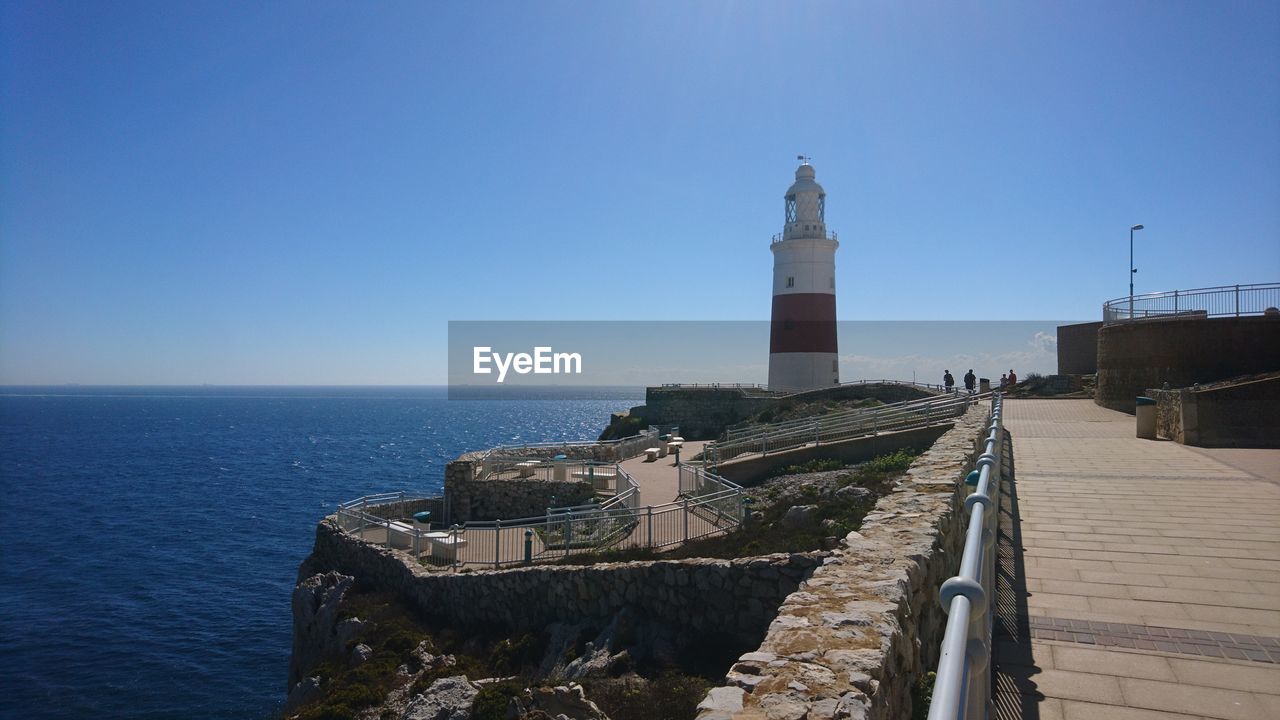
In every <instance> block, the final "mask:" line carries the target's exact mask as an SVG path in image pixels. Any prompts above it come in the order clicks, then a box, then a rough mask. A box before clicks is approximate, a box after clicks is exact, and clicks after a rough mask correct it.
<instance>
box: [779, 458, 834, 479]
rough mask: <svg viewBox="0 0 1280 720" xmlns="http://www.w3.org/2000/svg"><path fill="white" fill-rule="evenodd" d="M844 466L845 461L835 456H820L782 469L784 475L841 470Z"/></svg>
mask: <svg viewBox="0 0 1280 720" xmlns="http://www.w3.org/2000/svg"><path fill="white" fill-rule="evenodd" d="M842 467H844V463H842V462H840V461H839V460H836V459H835V458H818V459H817V460H810V461H809V462H807V463H803V464H801V465H788V466H786V467H784V468H783V469H782V474H783V475H801V474H804V473H813V472H825V471H827V470H839V469H840V468H842Z"/></svg>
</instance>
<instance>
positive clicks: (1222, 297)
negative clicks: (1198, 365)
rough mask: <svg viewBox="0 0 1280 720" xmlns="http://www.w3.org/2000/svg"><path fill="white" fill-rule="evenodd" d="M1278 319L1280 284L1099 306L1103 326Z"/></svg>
mask: <svg viewBox="0 0 1280 720" xmlns="http://www.w3.org/2000/svg"><path fill="white" fill-rule="evenodd" d="M1268 312H1274V313H1276V315H1280V283H1260V284H1253V285H1224V286H1221V287H1211V288H1198V289H1195V290H1173V291H1171V292H1158V293H1149V294H1146V295H1134V296H1132V297H1129V296H1126V297H1122V298H1116V299H1115V300H1108V301H1107V302H1105V303H1103V305H1102V321H1103V323H1105V324H1111V323H1118V322H1129V321H1136V320H1176V319H1186V318H1197V317H1206V318H1207V317H1240V316H1242V315H1264V314H1267V313H1268Z"/></svg>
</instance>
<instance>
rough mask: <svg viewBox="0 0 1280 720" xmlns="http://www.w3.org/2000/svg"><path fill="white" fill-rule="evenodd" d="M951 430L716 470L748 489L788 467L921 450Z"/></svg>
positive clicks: (862, 441)
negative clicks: (907, 449) (821, 461)
mask: <svg viewBox="0 0 1280 720" xmlns="http://www.w3.org/2000/svg"><path fill="white" fill-rule="evenodd" d="M951 427H952V425H951V424H950V423H947V424H943V425H935V426H933V427H927V428H916V429H914V430H903V431H900V432H892V433H883V434H881V435H876V436H874V437H863V438H857V439H854V440H846V441H844V442H840V443H834V444H831V445H819V446H817V447H808V448H798V449H796V450H790V451H786V452H781V453H776V454H772V455H764V456H752V457H748V458H744V459H741V460H730V461H729V462H725V463H721V464H720V465H719V466H717V468H716V473H717V474H719V475H720V476H721V477H724V478H726V479H728V480H732V481H733V482H736V483H738V484H739V485H748V486H749V485H754V484H756V483H757V482H760V481H761V480H764V479H766V478H769V477H773V476H774V475H777V474H778V472H779V471H781V470H782V469H783V468H785V467H787V466H789V465H802V464H804V463H807V462H809V461H810V460H819V459H823V458H835V459H836V460H840V461H841V462H844V463H846V464H849V463H856V462H865V461H867V460H870V459H872V458H874V457H876V456H878V455H885V454H887V453H891V452H895V451H897V450H903V449H906V448H913V449H916V450H924V449H926V448H928V447H929V446H930V445H932V444H933V443H934V441H935V440H937V439H938V438H939V437H941V436H942V434H943V433H945V432H947V431H948V430H950V429H951Z"/></svg>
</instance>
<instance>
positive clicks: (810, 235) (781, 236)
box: [769, 230, 838, 245]
mask: <svg viewBox="0 0 1280 720" xmlns="http://www.w3.org/2000/svg"><path fill="white" fill-rule="evenodd" d="M796 233H797V234H796V235H795V236H794V237H790V238H788V237H787V234H786V233H785V232H780V233H774V234H773V240H772V241H771V242H770V243H769V244H770V245H776V244H778V243H780V242H785V241H787V240H838V238H837V236H836V234H835V232H834V231H833V232H829V233H824V232H821V231H818V230H797V231H796Z"/></svg>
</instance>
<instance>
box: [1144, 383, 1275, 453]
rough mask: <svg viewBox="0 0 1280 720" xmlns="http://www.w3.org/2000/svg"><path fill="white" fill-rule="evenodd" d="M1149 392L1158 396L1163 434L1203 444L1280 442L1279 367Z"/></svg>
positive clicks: (1271, 444) (1158, 417)
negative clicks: (1258, 373)
mask: <svg viewBox="0 0 1280 720" xmlns="http://www.w3.org/2000/svg"><path fill="white" fill-rule="evenodd" d="M1147 393H1148V394H1149V395H1150V396H1151V397H1153V398H1155V399H1156V434H1157V435H1159V436H1161V437H1165V438H1168V439H1170V440H1173V441H1175V442H1179V443H1183V444H1185V445H1198V446H1201V447H1252V448H1274V447H1280V372H1277V373H1271V374H1269V375H1266V376H1263V377H1258V378H1253V379H1250V380H1246V381H1243V382H1232V383H1219V384H1215V385H1210V386H1207V387H1199V388H1179V389H1176V390H1148V391H1147Z"/></svg>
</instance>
